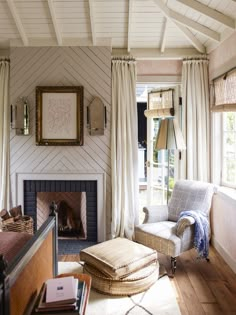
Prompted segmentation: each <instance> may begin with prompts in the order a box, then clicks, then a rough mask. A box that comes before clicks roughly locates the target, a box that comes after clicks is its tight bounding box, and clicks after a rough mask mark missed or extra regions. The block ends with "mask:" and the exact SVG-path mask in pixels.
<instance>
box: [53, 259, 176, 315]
mask: <svg viewBox="0 0 236 315" xmlns="http://www.w3.org/2000/svg"><path fill="white" fill-rule="evenodd" d="M58 272H59V274H60V273H67V272H73V273H82V272H83V267H82V266H81V265H80V264H79V263H77V262H59V263H58ZM148 314H149V315H181V312H180V310H179V307H178V303H177V301H176V298H175V294H174V291H173V288H172V285H171V283H170V280H169V278H168V276H167V275H166V273H165V270H164V268H160V278H159V280H158V281H157V282H156V283H155V284H154V285H153V286H152V287H151V288H149V289H148V290H147V291H145V292H142V293H139V294H135V295H132V296H128V297H113V296H108V295H104V294H100V293H98V292H96V291H94V290H91V292H90V297H89V304H88V306H87V309H86V315H148Z"/></svg>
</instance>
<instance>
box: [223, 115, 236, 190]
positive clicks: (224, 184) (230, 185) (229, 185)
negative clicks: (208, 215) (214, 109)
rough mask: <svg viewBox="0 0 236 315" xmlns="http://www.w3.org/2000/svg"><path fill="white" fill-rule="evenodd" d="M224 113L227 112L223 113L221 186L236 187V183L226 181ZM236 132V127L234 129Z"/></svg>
mask: <svg viewBox="0 0 236 315" xmlns="http://www.w3.org/2000/svg"><path fill="white" fill-rule="evenodd" d="M224 113H226V112H223V113H221V174H220V175H221V181H220V183H221V186H224V187H229V188H236V183H235V185H233V184H231V183H229V182H227V181H224V157H225V154H224V145H225V144H224V133H225V129H224ZM234 115H235V117H236V112H234ZM234 131H235V132H236V128H235V130H234Z"/></svg>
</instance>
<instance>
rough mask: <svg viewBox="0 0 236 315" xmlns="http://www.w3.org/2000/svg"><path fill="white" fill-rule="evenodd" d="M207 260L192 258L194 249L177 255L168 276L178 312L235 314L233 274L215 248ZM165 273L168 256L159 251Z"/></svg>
mask: <svg viewBox="0 0 236 315" xmlns="http://www.w3.org/2000/svg"><path fill="white" fill-rule="evenodd" d="M209 257H210V262H209V263H208V262H206V261H205V260H196V252H195V250H194V249H193V250H191V251H188V252H186V253H184V254H182V255H181V256H180V257H178V259H177V270H176V274H175V277H174V278H170V281H171V284H172V285H173V288H174V291H175V294H176V299H177V301H178V303H179V307H180V310H181V314H182V315H205V314H207V315H236V274H235V273H234V272H233V271H232V269H230V267H229V266H228V265H227V264H226V263H225V262H224V260H223V259H222V258H221V256H220V255H219V254H218V253H217V251H216V250H215V249H214V248H213V247H211V248H210V256H209ZM59 261H79V255H66V256H60V257H59ZM159 261H160V263H162V264H164V265H165V267H166V270H167V271H168V273H171V271H170V259H169V258H168V257H166V256H164V255H159Z"/></svg>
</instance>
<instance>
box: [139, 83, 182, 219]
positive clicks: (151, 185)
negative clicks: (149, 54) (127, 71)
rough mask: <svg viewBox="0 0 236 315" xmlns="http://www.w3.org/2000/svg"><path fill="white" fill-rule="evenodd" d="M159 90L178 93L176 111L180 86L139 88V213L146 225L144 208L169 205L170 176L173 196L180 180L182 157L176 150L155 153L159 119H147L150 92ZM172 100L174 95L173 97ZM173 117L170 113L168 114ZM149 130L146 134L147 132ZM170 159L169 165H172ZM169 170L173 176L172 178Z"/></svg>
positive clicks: (159, 85) (148, 85)
mask: <svg viewBox="0 0 236 315" xmlns="http://www.w3.org/2000/svg"><path fill="white" fill-rule="evenodd" d="M157 89H174V90H175V94H174V95H175V101H176V107H177V102H178V100H179V84H171V83H170V84H164V83H163V84H160V83H156V84H154V83H152V84H149V83H146V84H142V83H140V84H137V85H136V100H137V110H138V140H139V210H140V222H142V221H143V218H144V213H143V207H144V206H147V205H158V204H166V203H167V183H168V175H169V187H168V188H169V196H170V194H171V192H172V189H173V185H174V181H175V177H177V176H178V167H177V166H178V153H177V151H175V150H159V151H156V150H155V148H154V147H155V141H156V135H157V132H158V129H159V122H160V121H159V119H158V118H155V117H148V118H147V117H146V116H145V115H144V111H145V109H147V103H148V92H150V91H154V90H157ZM171 97H172V95H171ZM168 113H169V110H168ZM144 128H145V130H144ZM168 157H169V163H168ZM168 169H169V174H168Z"/></svg>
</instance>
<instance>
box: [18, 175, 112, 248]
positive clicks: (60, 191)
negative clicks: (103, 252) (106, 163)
mask: <svg viewBox="0 0 236 315" xmlns="http://www.w3.org/2000/svg"><path fill="white" fill-rule="evenodd" d="M16 179H17V201H16V203H17V204H22V205H23V209H24V214H26V215H30V216H32V217H33V219H34V224H35V229H37V228H38V227H39V226H40V225H41V224H42V223H43V222H44V221H45V217H42V215H40V216H38V215H37V212H38V210H37V207H38V206H37V203H39V204H40V203H42V200H41V201H37V199H38V200H40V199H42V196H43V195H42V193H46V195H45V196H46V197H45V196H44V197H43V200H44V202H46V204H48V201H49V202H51V201H52V200H53V201H56V202H57V203H60V202H61V201H62V200H64V201H66V204H67V206H68V208H74V207H77V208H81V201H83V202H84V203H86V211H85V212H84V211H83V212H82V213H80V212H79V213H77V218H78V222H79V223H78V224H79V225H80V228H79V239H86V240H88V241H95V242H102V241H104V240H105V239H106V230H105V218H106V216H105V207H104V200H105V198H104V196H105V193H104V191H105V189H104V186H105V185H104V183H105V176H104V174H101V173H99V174H17V178H16ZM74 193H75V195H74ZM76 193H78V194H81V195H80V197H81V198H80V197H78V196H79V195H77V197H75V196H76ZM64 194H65V195H64ZM67 194H68V196H67V197H68V198H69V199H70V197H71V196H73V197H75V199H77V201H79V199H80V205H78V204H77V206H75V205H73V204H70V202H68V199H67V197H65V196H66V195H67ZM58 196H60V198H59V197H58ZM61 197H62V198H61ZM64 197H65V198H64ZM62 206H63V205H62ZM64 206H65V204H64ZM44 208H47V206H45V205H44ZM80 210H81V209H79V211H80ZM48 211H49V210H48ZM68 211H70V210H68ZM44 215H45V216H46V217H47V215H48V214H44ZM58 217H59V215H58ZM81 223H82V224H81ZM62 226H63V224H62ZM62 229H63V228H62ZM66 229H67V231H65V233H64V235H63V237H67V236H68V235H67V236H66V235H65V234H67V233H68V227H67V228H65V230H66ZM73 232H74V230H73ZM72 237H73V236H72Z"/></svg>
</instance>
